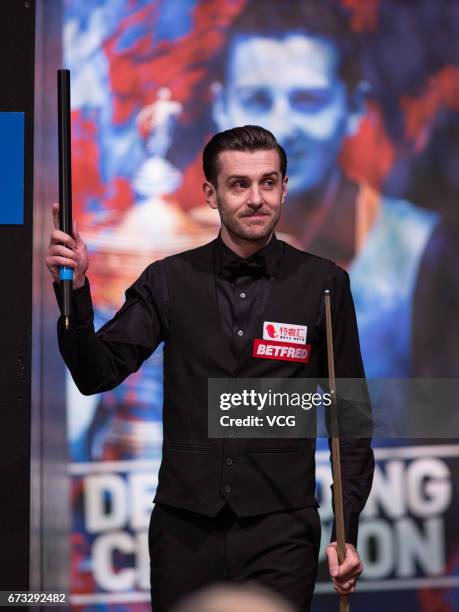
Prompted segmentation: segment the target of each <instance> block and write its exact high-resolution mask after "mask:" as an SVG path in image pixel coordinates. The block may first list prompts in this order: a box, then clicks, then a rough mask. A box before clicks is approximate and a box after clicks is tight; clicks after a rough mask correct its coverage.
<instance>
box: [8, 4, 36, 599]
mask: <svg viewBox="0 0 459 612" xmlns="http://www.w3.org/2000/svg"><path fill="white" fill-rule="evenodd" d="M34 21H35V20H34V2H29V1H28V2H22V1H19V2H18V1H17V0H3V1H2V3H1V9H0V40H1V41H2V47H1V56H0V82H1V83H2V87H1V88H0V111H3V112H5V111H16V112H23V113H24V119H25V134H24V224H23V225H0V287H1V299H0V338H1V344H0V346H1V353H0V360H1V363H0V413H1V417H2V419H1V427H0V449H1V450H0V482H1V488H0V542H1V543H2V545H1V546H0V567H1V568H2V571H1V572H0V590H10V589H27V588H28V584H29V507H30V495H29V490H30V389H31V334H32V193H33V120H34V116H33V115H34V113H33V109H34V28H35V24H34Z"/></svg>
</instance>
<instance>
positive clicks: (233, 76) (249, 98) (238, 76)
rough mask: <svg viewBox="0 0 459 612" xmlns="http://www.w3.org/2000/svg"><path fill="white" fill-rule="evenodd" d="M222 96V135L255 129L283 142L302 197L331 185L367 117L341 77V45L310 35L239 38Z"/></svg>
mask: <svg viewBox="0 0 459 612" xmlns="http://www.w3.org/2000/svg"><path fill="white" fill-rule="evenodd" d="M357 89H358V88H357ZM215 91H216V95H215V101H214V108H213V116H214V120H215V122H216V124H217V126H218V128H219V129H220V130H224V129H228V128H230V127H234V126H236V125H246V124H254V125H261V126H263V127H265V128H267V129H269V130H270V131H271V132H273V134H274V135H275V136H276V138H277V140H278V142H279V143H280V144H281V145H282V146H283V147H284V149H285V150H286V152H287V156H288V173H289V192H290V195H291V196H294V197H295V196H298V195H301V194H302V193H305V192H309V191H315V190H320V189H321V188H323V187H325V186H326V184H327V183H328V181H329V180H330V178H331V176H332V175H333V173H335V172H336V171H337V156H338V154H339V151H340V149H341V145H342V143H343V140H344V138H345V137H346V136H347V135H349V134H351V133H352V132H353V131H355V129H356V127H357V125H358V121H359V119H360V115H361V111H362V108H361V106H362V105H361V104H358V103H357V102H356V97H357V96H356V94H355V93H354V94H352V93H351V94H349V92H348V89H347V87H346V84H345V83H344V81H343V79H342V78H341V76H340V74H339V56H338V50H337V48H336V46H335V45H334V43H333V41H332V40H330V39H326V38H322V37H318V36H313V35H308V34H306V33H303V32H292V33H291V34H287V35H285V36H282V37H279V38H277V37H274V36H273V37H268V36H258V35H257V34H256V33H254V34H253V35H251V34H245V35H243V36H242V35H237V36H236V37H234V39H233V40H232V42H231V44H230V47H229V52H228V55H227V63H226V67H225V78H224V84H223V85H220V86H219V85H216V87H215Z"/></svg>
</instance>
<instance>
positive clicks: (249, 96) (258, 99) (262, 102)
mask: <svg viewBox="0 0 459 612" xmlns="http://www.w3.org/2000/svg"><path fill="white" fill-rule="evenodd" d="M239 101H240V104H241V106H243V107H244V108H245V109H246V110H247V111H249V112H253V113H263V112H267V111H269V110H270V108H271V107H272V104H273V100H272V95H271V94H270V92H269V91H268V90H266V89H248V90H243V91H240V92H239Z"/></svg>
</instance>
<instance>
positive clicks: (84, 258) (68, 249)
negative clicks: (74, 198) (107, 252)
mask: <svg viewBox="0 0 459 612" xmlns="http://www.w3.org/2000/svg"><path fill="white" fill-rule="evenodd" d="M52 212H53V223H54V229H53V231H52V232H51V239H50V241H49V247H48V255H47V256H46V265H47V267H48V270H49V271H50V273H51V276H52V277H53V280H55V281H56V282H58V283H59V282H60V280H59V267H60V266H67V267H69V268H73V288H74V289H79V288H80V287H82V286H83V285H84V282H85V275H86V272H87V270H88V267H89V260H88V251H87V249H86V244H85V243H84V242H83V240H82V238H81V236H80V233H79V231H78V227H77V223H76V221H73V237H72V236H69V234H65V233H64V232H62V231H61V230H60V229H59V204H57V203H54V204H53V205H52Z"/></svg>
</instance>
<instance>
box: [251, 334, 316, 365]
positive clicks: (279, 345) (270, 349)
mask: <svg viewBox="0 0 459 612" xmlns="http://www.w3.org/2000/svg"><path fill="white" fill-rule="evenodd" d="M310 354H311V345H310V344H304V345H302V346H298V344H294V343H287V342H278V341H276V340H264V339H261V338H255V339H254V341H253V353H252V357H259V358H260V359H280V360H282V361H299V362H300V363H308V361H309V355H310Z"/></svg>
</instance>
